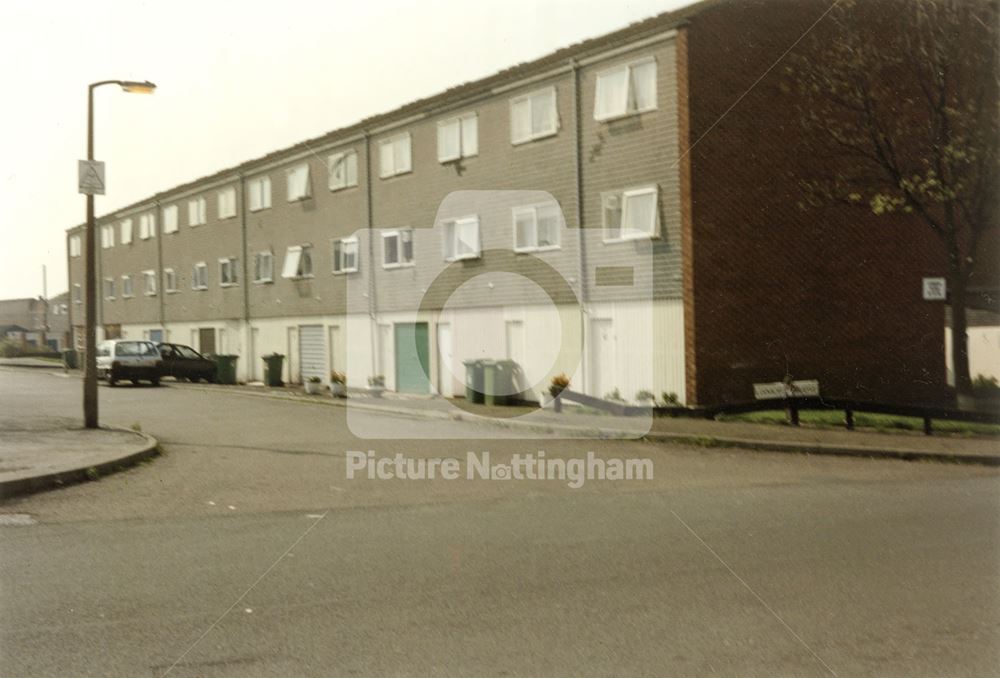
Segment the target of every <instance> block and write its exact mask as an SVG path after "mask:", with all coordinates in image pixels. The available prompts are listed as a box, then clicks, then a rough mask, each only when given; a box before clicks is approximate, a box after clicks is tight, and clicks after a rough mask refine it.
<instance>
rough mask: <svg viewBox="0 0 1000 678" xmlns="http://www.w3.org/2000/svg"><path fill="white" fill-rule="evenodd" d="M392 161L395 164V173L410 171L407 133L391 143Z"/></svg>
mask: <svg viewBox="0 0 1000 678" xmlns="http://www.w3.org/2000/svg"><path fill="white" fill-rule="evenodd" d="M393 163H394V164H395V168H396V173H397V174H400V173H402V172H409V171H410V137H409V135H407V136H405V137H400V138H399V139H397V140H396V143H394V144H393Z"/></svg>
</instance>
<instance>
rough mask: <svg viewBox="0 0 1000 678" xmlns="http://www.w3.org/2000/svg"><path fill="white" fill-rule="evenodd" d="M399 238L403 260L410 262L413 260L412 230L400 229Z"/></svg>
mask: <svg viewBox="0 0 1000 678" xmlns="http://www.w3.org/2000/svg"><path fill="white" fill-rule="evenodd" d="M399 239H400V241H401V242H402V244H403V261H404V262H406V263H410V262H411V261H413V231H402V232H401V233H400V234H399Z"/></svg>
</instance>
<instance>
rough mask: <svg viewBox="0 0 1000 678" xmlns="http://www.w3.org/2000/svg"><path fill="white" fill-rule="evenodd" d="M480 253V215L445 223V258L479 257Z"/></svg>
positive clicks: (454, 259)
mask: <svg viewBox="0 0 1000 678" xmlns="http://www.w3.org/2000/svg"><path fill="white" fill-rule="evenodd" d="M480 254H481V247H480V240H479V217H465V218H462V219H455V220H453V221H446V222H445V223H444V256H445V259H447V260H448V261H457V260H459V259H478V258H479V256H480Z"/></svg>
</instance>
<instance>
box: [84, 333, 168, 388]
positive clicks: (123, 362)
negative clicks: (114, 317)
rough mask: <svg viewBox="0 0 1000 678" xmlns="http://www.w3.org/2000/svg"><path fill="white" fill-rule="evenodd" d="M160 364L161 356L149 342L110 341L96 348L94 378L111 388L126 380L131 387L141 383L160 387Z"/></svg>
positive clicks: (103, 342) (130, 340) (131, 340)
mask: <svg viewBox="0 0 1000 678" xmlns="http://www.w3.org/2000/svg"><path fill="white" fill-rule="evenodd" d="M161 362H162V360H161V359H160V352H159V351H158V350H157V349H156V344H154V343H153V342H151V341H143V340H136V339H111V340H108V341H102V342H101V343H100V344H98V346H97V376H98V378H99V379H106V380H107V381H108V385H110V386H114V385H115V383H116V382H118V381H122V380H125V379H128V380H129V381H131V382H132V383H133V384H138V383H139V380H140V379H141V380H144V381H148V382H150V383H151V384H153V386H159V385H160V369H161Z"/></svg>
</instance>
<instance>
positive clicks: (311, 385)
mask: <svg viewBox="0 0 1000 678" xmlns="http://www.w3.org/2000/svg"><path fill="white" fill-rule="evenodd" d="M322 384H323V381H322V380H321V379H320V378H319V377H309V378H308V379H306V383H305V387H306V393H308V394H309V395H317V394H318V393H319V392H320V391H321V390H322V388H323V386H322Z"/></svg>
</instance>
